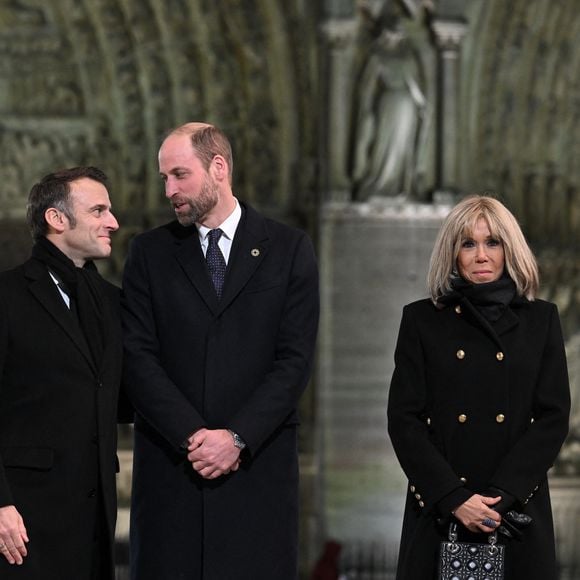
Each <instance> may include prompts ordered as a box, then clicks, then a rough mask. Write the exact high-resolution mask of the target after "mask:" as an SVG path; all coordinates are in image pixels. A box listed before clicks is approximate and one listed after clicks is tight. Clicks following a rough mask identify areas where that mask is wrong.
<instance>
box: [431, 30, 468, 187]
mask: <svg viewBox="0 0 580 580" xmlns="http://www.w3.org/2000/svg"><path fill="white" fill-rule="evenodd" d="M431 29H432V31H433V35H434V38H435V45H436V48H437V53H438V54H437V57H438V58H437V60H438V71H437V128H436V130H437V141H436V143H437V145H436V153H435V154H436V159H435V176H436V184H435V189H436V192H438V193H452V192H454V191H457V186H458V183H459V175H458V168H459V129H460V127H459V106H458V105H459V81H460V60H459V57H460V48H461V42H462V40H463V37H464V36H465V33H466V31H467V24H466V23H465V22H464V21H463V20H457V19H455V20H443V19H436V20H434V21H433V22H432V24H431Z"/></svg>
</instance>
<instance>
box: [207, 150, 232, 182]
mask: <svg viewBox="0 0 580 580" xmlns="http://www.w3.org/2000/svg"><path fill="white" fill-rule="evenodd" d="M210 170H211V171H212V172H213V177H214V179H216V180H217V181H227V180H228V174H229V167H228V164H227V162H226V160H225V159H224V158H223V157H222V156H221V155H214V158H213V159H212V160H211V165H210Z"/></svg>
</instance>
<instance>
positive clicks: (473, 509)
mask: <svg viewBox="0 0 580 580" xmlns="http://www.w3.org/2000/svg"><path fill="white" fill-rule="evenodd" d="M500 500H501V495H498V496H497V497H486V496H485V495H479V494H478V493H474V494H473V495H472V496H471V497H470V498H469V499H468V500H467V501H466V502H465V503H462V504H461V505H460V506H459V507H458V508H457V509H456V510H455V511H454V512H453V515H454V516H455V517H456V518H457V519H458V520H459V521H460V522H461V523H462V524H463V525H464V526H465V527H466V528H467V529H468V530H469V531H471V532H486V533H490V532H492V531H493V530H494V529H495V528H497V526H499V524H500V523H501V515H500V514H499V513H498V512H496V511H495V510H494V509H493V507H492V506H494V505H495V504H496V503H497V502H498V501H500ZM484 522H485V523H484Z"/></svg>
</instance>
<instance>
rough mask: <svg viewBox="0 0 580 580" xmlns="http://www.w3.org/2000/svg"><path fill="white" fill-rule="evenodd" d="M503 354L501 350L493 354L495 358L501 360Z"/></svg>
mask: <svg viewBox="0 0 580 580" xmlns="http://www.w3.org/2000/svg"><path fill="white" fill-rule="evenodd" d="M503 357H504V354H503V352H501V350H500V351H499V352H498V353H497V354H496V355H495V358H496V359H497V360H503Z"/></svg>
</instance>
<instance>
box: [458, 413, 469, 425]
mask: <svg viewBox="0 0 580 580" xmlns="http://www.w3.org/2000/svg"><path fill="white" fill-rule="evenodd" d="M457 420H458V421H459V422H460V423H465V421H467V415H465V414H463V413H461V415H459V417H457Z"/></svg>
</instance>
